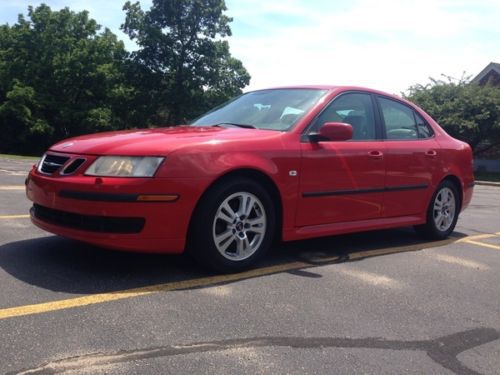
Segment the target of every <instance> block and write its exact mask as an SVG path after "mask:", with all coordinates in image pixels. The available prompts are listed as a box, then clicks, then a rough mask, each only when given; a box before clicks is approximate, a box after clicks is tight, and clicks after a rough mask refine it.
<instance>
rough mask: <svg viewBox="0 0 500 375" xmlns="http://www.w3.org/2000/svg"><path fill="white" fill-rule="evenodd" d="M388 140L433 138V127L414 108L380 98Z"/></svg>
mask: <svg viewBox="0 0 500 375" xmlns="http://www.w3.org/2000/svg"><path fill="white" fill-rule="evenodd" d="M378 101H379V103H380V109H381V111H382V117H383V119H384V124H385V134H386V136H387V139H425V138H431V137H432V136H433V135H434V131H433V130H432V128H431V126H430V125H429V124H428V123H427V121H425V120H424V119H423V117H422V116H420V115H419V114H418V113H417V112H416V111H415V110H414V109H413V108H410V107H408V106H406V105H404V104H402V103H399V102H397V101H395V100H391V99H387V98H382V97H379V98H378Z"/></svg>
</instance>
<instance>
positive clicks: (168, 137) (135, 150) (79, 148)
mask: <svg viewBox="0 0 500 375" xmlns="http://www.w3.org/2000/svg"><path fill="white" fill-rule="evenodd" d="M279 134H281V132H278V131H272V130H259V129H242V128H224V127H208V126H200V127H198V126H178V127H173V128H156V129H140V130H124V131H116V132H106V133H97V134H91V135H84V136H80V137H75V138H70V139H65V140H63V141H61V142H59V143H56V144H55V145H53V146H52V147H51V148H50V150H51V151H55V152H63V153H75V154H87V155H166V154H168V153H170V152H172V151H174V150H176V149H179V148H181V147H186V146H190V145H196V144H214V145H216V144H220V143H225V142H226V141H231V140H239V139H253V140H255V139H261V138H269V137H276V136H279Z"/></svg>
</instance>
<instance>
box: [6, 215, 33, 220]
mask: <svg viewBox="0 0 500 375" xmlns="http://www.w3.org/2000/svg"><path fill="white" fill-rule="evenodd" d="M29 217H30V215H0V220H1V219H4V220H10V219H29Z"/></svg>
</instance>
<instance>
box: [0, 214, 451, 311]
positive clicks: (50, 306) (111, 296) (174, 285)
mask: <svg viewBox="0 0 500 375" xmlns="http://www.w3.org/2000/svg"><path fill="white" fill-rule="evenodd" d="M27 216H28V215H27ZM452 242H456V238H450V239H447V240H443V241H436V242H426V243H421V244H415V245H409V246H398V247H394V248H385V249H376V250H369V251H358V252H352V253H349V254H348V258H347V260H359V259H363V258H369V257H374V256H381V255H388V254H393V253H397V252H405V251H416V250H422V249H425V248H428V247H438V246H444V245H447V244H450V243H452ZM342 259H343V258H342V257H341V256H334V257H325V258H323V259H318V260H317V261H316V262H314V263H310V262H308V261H307V260H306V261H304V262H302V261H298V262H290V263H285V264H279V265H275V266H270V267H263V268H259V269H254V270H250V271H246V272H241V273H237V274H231V275H219V276H210V277H203V278H199V279H191V280H184V281H176V282H171V283H164V284H157V285H150V286H146V287H141V288H133V289H126V290H120V291H116V292H109V293H99V294H93V295H89V296H83V297H76V298H69V299H65V300H59V301H52V302H43V303H38V304H33V305H24V306H17V307H10V308H5V309H0V320H1V319H8V318H14V317H19V316H25V315H34V314H42V313H47V312H52V311H57V310H64V309H70V308H76V307H82V306H88V305H95V304H100V303H105V302H111V301H117V300H122V299H126V298H133V297H140V296H146V295H150V294H154V293H158V292H169V291H174V290H182V289H193V288H200V287H205V286H212V285H217V284H223V283H227V282H232V281H239V280H245V279H249V278H254V277H260V276H266V275H271V274H275V273H280V272H287V271H293V270H297V269H303V268H310V267H314V266H319V265H327V264H331V263H332V262H335V261H340V260H342Z"/></svg>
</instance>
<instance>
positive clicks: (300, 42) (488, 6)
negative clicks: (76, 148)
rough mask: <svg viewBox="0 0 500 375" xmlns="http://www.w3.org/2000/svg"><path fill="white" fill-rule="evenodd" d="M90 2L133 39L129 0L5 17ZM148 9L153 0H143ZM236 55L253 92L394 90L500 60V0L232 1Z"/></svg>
mask: <svg viewBox="0 0 500 375" xmlns="http://www.w3.org/2000/svg"><path fill="white" fill-rule="evenodd" d="M41 2H44V3H46V4H47V5H49V6H50V7H51V8H52V9H53V10H56V9H60V8H62V7H65V6H68V7H69V8H70V9H72V10H83V9H86V10H88V11H89V13H90V16H91V17H92V18H94V19H95V20H96V21H97V22H98V23H99V24H101V25H103V26H106V27H109V28H110V29H111V30H112V31H113V32H114V33H116V34H117V35H118V37H119V38H120V39H122V40H123V41H124V42H125V45H126V46H127V49H128V50H132V49H135V48H136V46H135V44H134V43H133V42H131V41H130V40H129V39H128V37H127V36H126V35H125V34H123V33H122V32H121V31H120V24H121V23H123V20H124V17H125V15H124V12H123V11H122V7H123V4H124V3H125V0H85V1H81V0H45V1H37V0H0V24H4V23H9V24H11V25H12V24H13V23H15V22H16V20H17V15H18V14H19V13H24V14H26V13H27V8H28V5H33V6H36V5H38V4H40V3H41ZM140 3H141V5H142V8H143V9H148V8H149V7H150V6H151V3H152V0H141V1H140ZM226 5H227V8H228V10H227V12H226V13H227V15H229V16H231V17H233V22H232V23H231V29H232V36H231V37H230V38H229V44H230V47H231V54H232V55H233V56H234V57H236V58H238V59H240V60H241V61H242V62H243V64H244V66H245V67H246V68H247V70H248V71H249V73H250V75H251V76H252V79H251V82H250V85H249V86H248V87H247V88H245V91H248V90H253V89H259V88H266V87H274V86H283V85H295V84H333V85H357V86H365V87H372V88H376V89H379V90H383V91H387V92H390V93H394V94H400V93H401V92H405V91H406V90H407V89H408V88H409V87H410V86H411V85H414V84H425V83H427V82H428V78H429V77H434V78H442V76H441V75H442V74H445V75H447V76H451V77H455V78H461V77H462V76H463V74H464V73H465V75H466V76H475V75H476V74H478V73H479V72H480V71H481V70H482V69H483V68H484V67H485V66H486V65H487V64H489V63H490V62H492V61H494V62H500V1H498V0H330V1H328V0H282V1H262V0H260V1H257V0H226Z"/></svg>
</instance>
